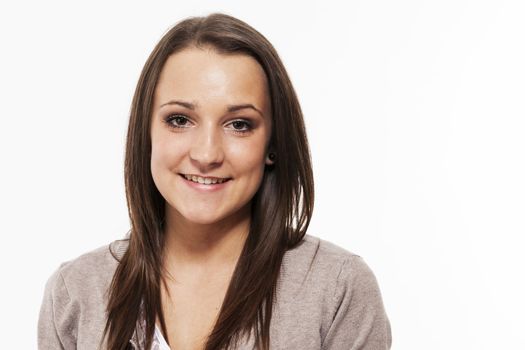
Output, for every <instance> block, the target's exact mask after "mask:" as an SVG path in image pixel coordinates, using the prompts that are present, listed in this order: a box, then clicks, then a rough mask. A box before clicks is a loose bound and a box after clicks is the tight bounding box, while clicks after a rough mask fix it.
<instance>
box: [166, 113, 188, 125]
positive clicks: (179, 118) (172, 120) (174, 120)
mask: <svg viewBox="0 0 525 350" xmlns="http://www.w3.org/2000/svg"><path fill="white" fill-rule="evenodd" d="M165 121H166V123H167V124H168V126H170V127H173V128H187V127H188V126H189V125H188V122H189V120H188V118H186V117H185V116H183V115H180V114H172V115H169V116H168V117H167V118H166V119H165Z"/></svg>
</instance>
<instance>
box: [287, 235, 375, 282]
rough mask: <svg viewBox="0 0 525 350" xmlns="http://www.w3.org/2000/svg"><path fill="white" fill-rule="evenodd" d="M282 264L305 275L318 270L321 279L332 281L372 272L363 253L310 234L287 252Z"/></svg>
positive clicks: (366, 275)
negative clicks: (362, 255) (359, 253)
mask: <svg viewBox="0 0 525 350" xmlns="http://www.w3.org/2000/svg"><path fill="white" fill-rule="evenodd" d="M282 268H283V270H284V271H283V273H285V274H288V275H290V274H292V275H296V276H301V277H302V278H305V277H306V275H307V274H315V275H316V276H317V277H318V278H320V279H321V280H327V281H328V280H330V281H332V282H335V281H337V280H339V279H341V278H348V277H350V276H349V274H351V275H353V276H357V275H359V276H361V277H365V278H370V277H372V276H373V274H372V271H371V270H370V268H369V267H368V265H367V264H366V263H365V261H364V259H363V258H362V257H361V256H360V255H358V254H355V253H353V252H351V251H349V250H347V249H345V248H343V247H341V246H339V245H336V244H334V243H332V242H329V241H326V240H324V239H321V238H319V237H316V236H312V235H308V234H307V235H305V236H304V238H303V239H302V240H301V241H300V242H299V243H298V244H297V245H296V246H295V247H294V248H292V249H290V250H288V251H287V252H286V253H285V256H284V258H283V265H282ZM318 281H319V280H318Z"/></svg>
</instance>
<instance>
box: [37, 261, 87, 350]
mask: <svg viewBox="0 0 525 350" xmlns="http://www.w3.org/2000/svg"><path fill="white" fill-rule="evenodd" d="M65 264H66V263H63V264H62V265H61V266H60V267H59V268H58V269H57V270H56V271H55V272H54V273H53V274H52V275H51V277H49V279H48V280H47V283H46V286H45V290H44V297H43V300H42V304H41V307H40V313H39V318H38V334H37V341H38V349H41V350H44V349H46V350H47V349H62V350H73V349H76V339H77V330H78V316H79V307H78V304H77V303H75V302H74V301H73V300H72V299H71V298H70V297H69V293H68V290H67V287H66V284H65V281H64V278H63V277H62V274H61V271H60V270H61V268H62V267H63V266H64V265H65Z"/></svg>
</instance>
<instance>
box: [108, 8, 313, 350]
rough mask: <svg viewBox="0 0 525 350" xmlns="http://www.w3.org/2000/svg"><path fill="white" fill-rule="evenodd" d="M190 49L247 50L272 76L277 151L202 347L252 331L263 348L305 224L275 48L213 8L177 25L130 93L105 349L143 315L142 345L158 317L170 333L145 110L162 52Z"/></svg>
mask: <svg viewBox="0 0 525 350" xmlns="http://www.w3.org/2000/svg"><path fill="white" fill-rule="evenodd" d="M188 47H211V48H213V49H214V50H216V51H217V52H218V53H221V54H245V55H249V56H251V57H253V58H254V59H256V60H257V61H258V62H259V64H260V65H261V66H262V68H263V69H264V72H265V73H266V76H267V79H268V86H269V93H270V100H271V108H272V118H273V119H272V131H271V138H270V144H269V148H270V149H271V150H273V152H275V154H276V155H277V157H276V159H275V163H274V164H273V165H271V166H267V167H266V169H265V173H264V176H263V180H262V183H261V186H260V188H259V189H258V191H257V193H256V194H255V195H254V197H253V199H252V207H251V224H250V232H249V234H248V237H247V239H246V242H245V245H244V247H243V250H242V252H241V255H240V257H239V259H238V262H237V265H236V268H235V270H234V273H233V276H232V278H231V281H230V284H229V287H228V290H227V292H226V295H225V298H224V301H223V304H222V307H221V309H220V312H219V315H218V318H217V322H216V324H215V326H214V328H213V330H212V332H211V334H210V335H209V337H208V339H207V343H206V347H205V349H206V350H215V349H227V348H229V347H231V346H234V345H235V343H236V342H237V341H238V340H239V339H240V338H241V337H243V336H245V335H249V334H250V332H251V331H253V335H254V336H255V343H256V345H257V347H258V348H259V349H268V348H269V344H270V320H271V316H272V305H273V301H274V297H275V293H276V285H277V280H278V276H279V271H280V267H281V262H282V258H283V255H284V253H285V252H286V250H288V249H290V248H292V247H294V246H295V245H297V244H298V243H299V242H300V241H301V240H302V238H303V237H304V235H305V233H306V229H307V228H308V225H309V223H310V218H311V215H312V211H313V203H314V184H313V174H312V167H311V160H310V152H309V147H308V140H307V137H306V131H305V126H304V121H303V116H302V112H301V108H300V105H299V101H298V99H297V96H296V94H295V91H294V89H293V86H292V83H291V81H290V79H289V77H288V74H287V73H286V70H285V68H284V66H283V64H282V62H281V60H280V58H279V56H278V55H277V52H276V51H275V49H274V48H273V46H272V45H271V44H270V42H268V40H267V39H266V38H265V37H264V36H263V35H262V34H260V33H259V32H258V31H256V30H255V29H254V28H252V27H251V26H249V25H248V24H246V23H244V22H243V21H241V20H239V19H236V18H234V17H231V16H229V15H225V14H220V13H213V14H211V15H208V16H206V17H190V18H188V19H185V20H183V21H181V22H179V23H178V24H177V25H175V26H174V27H173V28H171V29H170V30H169V31H168V32H167V33H166V34H165V35H164V36H163V37H162V38H161V40H160V41H159V43H158V44H157V46H156V47H155V48H154V50H153V52H152V53H151V54H150V56H149V58H148V60H147V62H146V64H145V66H144V68H143V70H142V73H141V75H140V78H139V81H138V84H137V88H136V90H135V94H134V96H133V101H132V106H131V115H130V120H129V127H128V135H127V141H126V156H125V186H126V198H127V203H128V212H129V216H130V221H131V229H130V237H129V245H128V248H127V250H126V252H125V253H124V255H123V256H122V257H121V258H120V261H119V264H118V267H117V269H116V271H115V274H114V276H113V280H112V282H111V286H110V288H109V290H108V293H109V300H108V304H107V323H106V326H105V329H104V336H103V340H104V339H106V340H107V347H108V349H111V350H122V349H126V348H129V340H130V338H131V337H132V336H133V333H134V332H135V330H136V327H137V321H138V320H139V319H141V317H143V321H144V322H145V328H144V330H143V331H144V332H145V348H146V349H149V348H150V346H151V343H152V340H153V334H154V331H155V320H156V317H158V319H159V321H160V324H161V329H162V332H163V333H164V334H167V332H166V325H165V321H164V315H163V313H162V304H161V298H160V295H161V294H160V292H161V281H164V278H165V272H164V271H163V268H162V252H163V249H162V247H163V245H164V239H165V237H164V233H163V229H162V226H163V222H164V206H165V200H164V198H163V197H162V196H161V194H160V193H159V191H158V190H157V188H156V186H155V184H154V182H153V179H152V175H151V171H150V157H151V138H150V123H151V108H152V101H153V95H154V91H155V87H156V84H157V81H158V79H159V75H160V72H161V69H162V67H163V65H164V63H165V62H166V60H167V58H168V57H169V56H170V55H172V54H173V53H176V52H178V51H180V50H183V49H184V48H188ZM141 310H142V311H141ZM141 312H143V314H141ZM105 337H106V338H105Z"/></svg>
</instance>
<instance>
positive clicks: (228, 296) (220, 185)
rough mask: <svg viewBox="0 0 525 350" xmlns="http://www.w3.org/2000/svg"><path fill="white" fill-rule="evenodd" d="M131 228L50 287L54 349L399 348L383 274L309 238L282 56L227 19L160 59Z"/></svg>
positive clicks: (45, 335)
mask: <svg viewBox="0 0 525 350" xmlns="http://www.w3.org/2000/svg"><path fill="white" fill-rule="evenodd" d="M125 184H126V194H127V201H128V208H129V215H130V219H131V229H130V231H129V233H128V235H127V237H126V238H125V239H123V240H119V241H115V242H113V243H111V244H109V245H108V246H105V247H102V248H99V249H97V250H95V251H92V252H89V253H87V254H84V255H82V256H80V257H78V258H77V259H74V260H72V261H69V262H65V263H63V264H62V265H61V266H60V267H59V268H58V270H57V271H56V272H55V273H54V274H53V275H52V276H51V277H50V279H49V281H48V283H47V284H46V290H45V295H44V300H43V304H42V307H41V311H40V318H39V324H38V342H39V348H40V349H60V348H61V349H79V350H82V349H86V350H87V349H90V350H91V349H97V348H102V349H172V350H174V349H209V350H210V349H254V348H257V349H388V348H390V344H391V334H390V325H389V321H388V318H387V316H386V314H385V311H384V308H383V303H382V299H381V294H380V291H379V288H378V285H377V282H376V279H375V277H374V275H373V273H372V272H371V270H370V269H369V268H368V266H367V265H366V264H365V262H364V261H363V260H362V259H361V258H360V257H359V256H357V255H354V254H352V253H350V252H348V251H346V250H344V249H342V248H340V247H337V246H335V245H333V244H331V243H329V242H327V241H324V240H321V239H319V238H316V237H315V236H312V235H308V234H306V229H307V227H308V224H309V222H310V218H311V215H312V210H313V201H314V188H313V178H312V169H311V163H310V153H309V149H308V142H307V138H306V133H305V127H304V122H303V117H302V113H301V109H300V106H299V103H298V100H297V97H296V95H295V92H294V89H293V87H292V84H291V82H290V80H289V78H288V75H287V73H286V71H285V69H284V66H283V64H282V62H281V60H280V59H279V57H278V55H277V53H276V51H275V49H274V48H273V47H272V45H271V44H270V43H269V42H268V41H267V40H266V39H265V38H264V37H263V36H262V35H261V34H260V33H259V32H257V31H256V30H255V29H253V28H252V27H250V26H249V25H247V24H246V23H244V22H242V21H240V20H238V19H235V18H233V17H231V16H228V15H224V14H212V15H209V16H207V17H199V18H189V19H186V20H184V21H182V22H180V23H178V24H177V25H176V26H175V27H173V28H172V29H171V30H170V31H168V32H167V33H166V35H165V36H164V37H163V38H162V39H161V40H160V42H159V43H158V45H157V46H156V47H155V49H154V50H153V52H152V53H151V55H150V57H149V59H148V60H147V62H146V64H145V67H144V69H143V71H142V74H141V76H140V79H139V82H138V85H137V88H136V91H135V95H134V98H133V102H132V107H131V117H130V121H129V129H128V137H127V143H126V159H125Z"/></svg>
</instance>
